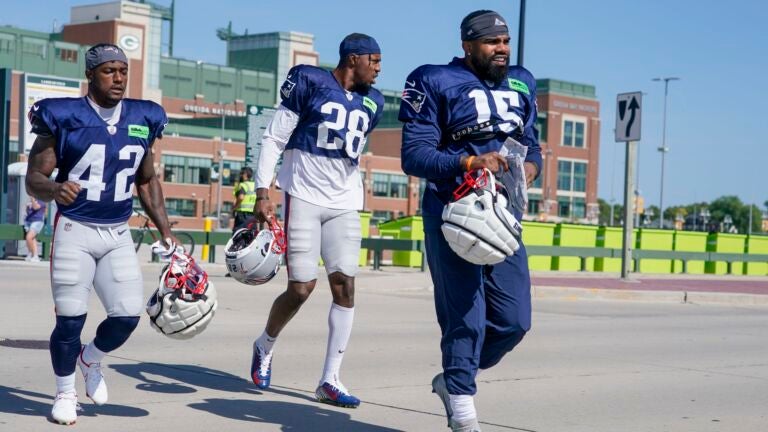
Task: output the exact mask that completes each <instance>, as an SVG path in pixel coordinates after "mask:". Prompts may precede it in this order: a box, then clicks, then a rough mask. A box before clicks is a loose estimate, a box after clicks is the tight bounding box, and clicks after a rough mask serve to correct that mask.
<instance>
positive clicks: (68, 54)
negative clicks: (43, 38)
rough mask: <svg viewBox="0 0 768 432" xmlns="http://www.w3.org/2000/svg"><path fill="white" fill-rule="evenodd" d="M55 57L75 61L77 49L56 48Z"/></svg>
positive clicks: (69, 61) (68, 61)
mask: <svg viewBox="0 0 768 432" xmlns="http://www.w3.org/2000/svg"><path fill="white" fill-rule="evenodd" d="M56 58H57V59H59V60H61V61H64V62H67V63H77V50H72V49H66V48H56Z"/></svg>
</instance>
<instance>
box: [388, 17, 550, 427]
mask: <svg viewBox="0 0 768 432" xmlns="http://www.w3.org/2000/svg"><path fill="white" fill-rule="evenodd" d="M461 40H462V48H463V51H464V57H463V58H455V59H454V60H453V61H452V62H451V63H449V64H448V65H441V66H435V65H424V66H421V67H419V68H417V69H416V70H414V71H413V72H412V73H411V74H410V75H409V76H408V78H407V79H406V81H405V89H404V91H403V97H402V102H401V105H400V114H399V118H400V120H401V121H402V122H404V125H403V146H402V150H401V151H402V166H403V170H404V171H405V172H406V173H407V174H410V175H414V176H418V177H421V178H425V179H427V182H428V183H427V188H426V190H425V192H424V197H423V198H422V211H423V217H424V232H425V240H426V248H427V260H428V263H429V269H430V273H431V275H432V281H433V283H434V287H435V309H436V312H437V319H438V322H439V324H440V329H441V332H442V338H441V341H440V348H441V351H442V366H443V372H442V373H440V374H438V375H437V376H436V377H435V378H434V379H433V381H432V387H433V390H434V391H435V392H436V393H437V394H438V396H440V398H441V400H442V401H443V404H444V405H445V408H446V415H447V417H448V426H449V427H451V428H452V429H453V430H455V431H459V430H460V431H475V430H480V428H479V424H478V420H477V414H476V412H475V407H474V401H473V395H474V394H475V393H476V391H477V388H476V384H475V376H476V374H477V372H478V369H487V368H490V367H492V366H493V365H495V364H496V363H498V362H499V361H500V360H501V358H502V357H503V356H504V354H506V353H507V352H509V351H510V350H512V349H513V348H514V347H515V345H517V344H518V343H519V342H520V341H521V340H522V338H523V336H524V335H525V333H526V332H527V331H528V329H529V328H530V325H531V298H530V278H529V274H528V259H527V256H526V253H525V248H524V247H523V246H522V242H521V247H520V250H519V251H517V252H516V253H515V254H514V255H513V256H511V257H507V258H506V259H505V260H504V261H502V262H501V263H499V264H496V265H492V266H491V265H488V266H481V265H475V264H472V263H470V262H468V261H466V260H464V259H462V258H460V257H459V256H458V255H457V254H456V253H454V252H453V250H451V249H450V247H449V246H448V244H447V242H446V240H445V238H444V236H443V234H442V232H441V230H440V227H441V225H442V218H441V214H442V211H443V207H445V205H446V204H447V203H448V202H449V201H450V199H451V194H452V192H453V191H454V190H455V189H456V188H457V187H458V186H459V185H460V184H461V182H462V176H463V174H464V173H465V172H467V171H470V170H476V169H478V168H488V169H489V170H490V171H491V172H494V173H495V172H498V171H499V170H500V169H505V170H506V169H509V167H508V164H507V162H506V159H505V158H504V157H502V156H501V155H500V154H499V151H500V150H501V149H502V146H503V145H504V142H505V140H506V139H507V138H508V137H512V138H514V139H515V140H516V141H518V142H519V143H521V144H523V145H525V146H527V151H528V152H527V156H526V159H525V163H524V171H525V176H526V181H527V183H528V186H530V184H531V183H532V182H533V180H534V179H535V178H536V176H537V175H538V173H539V171H540V167H541V148H540V147H539V143H538V133H537V132H536V130H535V129H534V122H535V121H536V81H535V79H534V78H533V76H532V75H531V73H530V72H528V71H527V70H526V69H524V68H523V67H520V66H509V55H510V48H509V40H510V38H509V33H508V29H507V25H506V21H505V20H504V19H503V18H502V17H501V16H500V15H499V14H497V13H496V12H492V11H487V10H479V11H476V12H473V13H471V14H469V15H467V16H466V17H465V18H464V20H463V21H462V23H461ZM515 217H517V219H521V218H522V215H521V214H516V215H515Z"/></svg>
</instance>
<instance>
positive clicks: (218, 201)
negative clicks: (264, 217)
mask: <svg viewBox="0 0 768 432" xmlns="http://www.w3.org/2000/svg"><path fill="white" fill-rule="evenodd" d="M219 104H220V105H221V139H220V141H219V184H218V186H217V192H216V219H217V220H218V222H217V223H218V224H219V227H221V184H222V183H223V182H224V176H223V175H222V172H223V170H224V118H225V117H224V102H220V103H219Z"/></svg>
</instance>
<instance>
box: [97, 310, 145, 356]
mask: <svg viewBox="0 0 768 432" xmlns="http://www.w3.org/2000/svg"><path fill="white" fill-rule="evenodd" d="M138 324H139V317H137V316H130V317H108V318H107V319H105V320H104V321H102V322H101V324H99V328H97V329H96V338H95V339H94V340H93V344H94V345H96V348H98V349H99V350H101V351H104V352H110V351H114V350H116V349H117V348H120V346H121V345H122V344H124V343H125V341H126V340H128V337H129V336H130V335H131V333H133V330H134V329H136V326H137V325H138Z"/></svg>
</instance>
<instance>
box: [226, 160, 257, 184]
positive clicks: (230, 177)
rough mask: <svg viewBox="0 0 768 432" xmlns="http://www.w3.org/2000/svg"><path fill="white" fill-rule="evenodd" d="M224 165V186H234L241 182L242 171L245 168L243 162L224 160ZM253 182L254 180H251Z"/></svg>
mask: <svg viewBox="0 0 768 432" xmlns="http://www.w3.org/2000/svg"><path fill="white" fill-rule="evenodd" d="M222 165H223V171H224V172H223V174H224V175H223V176H222V179H223V181H224V182H223V183H222V184H221V185H222V186H232V185H234V184H235V182H237V181H239V180H240V170H241V169H242V168H243V162H240V161H231V160H226V159H225V160H224V163H223V164H222ZM251 180H253V179H251Z"/></svg>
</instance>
